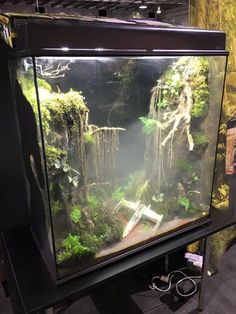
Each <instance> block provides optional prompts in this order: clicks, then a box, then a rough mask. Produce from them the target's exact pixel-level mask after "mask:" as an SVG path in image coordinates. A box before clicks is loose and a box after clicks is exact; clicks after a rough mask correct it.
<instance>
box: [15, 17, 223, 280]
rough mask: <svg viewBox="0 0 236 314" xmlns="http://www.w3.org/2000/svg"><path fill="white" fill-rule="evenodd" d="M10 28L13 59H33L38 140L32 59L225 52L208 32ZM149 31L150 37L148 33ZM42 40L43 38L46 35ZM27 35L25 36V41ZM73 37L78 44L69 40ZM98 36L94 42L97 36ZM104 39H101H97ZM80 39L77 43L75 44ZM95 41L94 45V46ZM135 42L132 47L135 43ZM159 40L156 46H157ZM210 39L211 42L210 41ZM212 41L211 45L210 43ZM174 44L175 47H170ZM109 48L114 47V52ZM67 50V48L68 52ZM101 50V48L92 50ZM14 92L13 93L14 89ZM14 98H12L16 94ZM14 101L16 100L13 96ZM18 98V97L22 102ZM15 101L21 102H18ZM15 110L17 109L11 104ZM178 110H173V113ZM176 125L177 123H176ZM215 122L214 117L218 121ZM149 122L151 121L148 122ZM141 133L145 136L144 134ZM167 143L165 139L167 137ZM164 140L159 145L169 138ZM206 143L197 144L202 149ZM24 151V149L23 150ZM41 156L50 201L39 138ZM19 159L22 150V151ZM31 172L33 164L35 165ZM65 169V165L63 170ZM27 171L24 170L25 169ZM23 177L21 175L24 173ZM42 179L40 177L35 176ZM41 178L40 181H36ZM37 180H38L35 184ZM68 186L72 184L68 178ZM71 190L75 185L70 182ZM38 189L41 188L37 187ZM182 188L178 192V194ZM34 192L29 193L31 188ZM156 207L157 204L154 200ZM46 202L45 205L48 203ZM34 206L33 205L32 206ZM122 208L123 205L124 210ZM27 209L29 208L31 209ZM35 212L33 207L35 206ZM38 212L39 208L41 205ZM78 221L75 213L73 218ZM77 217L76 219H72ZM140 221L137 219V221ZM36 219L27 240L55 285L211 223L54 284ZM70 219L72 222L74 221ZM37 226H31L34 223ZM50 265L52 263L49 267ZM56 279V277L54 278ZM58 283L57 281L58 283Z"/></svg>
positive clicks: (29, 24)
mask: <svg viewBox="0 0 236 314" xmlns="http://www.w3.org/2000/svg"><path fill="white" fill-rule="evenodd" d="M13 23H14V26H15V28H16V30H18V39H17V40H16V42H15V48H16V53H17V57H32V58H33V59H32V60H33V70H34V74H33V76H34V84H35V87H36V95H37V104H38V111H39V122H40V128H41V130H40V131H41V132H40V133H41V136H42V137H44V135H43V134H44V130H43V121H42V114H41V112H40V110H41V108H40V93H39V85H38V80H37V76H38V73H37V71H36V61H35V59H36V58H38V57H39V58H40V57H43V58H47V57H46V56H48V57H55V58H56V57H61V56H65V57H79V56H80V57H83V56H94V57H98V58H102V57H104V58H106V57H111V58H114V59H116V58H118V59H119V58H120V57H126V58H128V57H130V58H137V57H141V56H143V57H162V56H163V57H166V56H169V57H173V58H174V57H176V58H179V57H184V56H186V57H191V56H192V57H195V56H196V57H203V56H206V57H207V56H226V55H227V53H226V52H225V50H224V49H225V36H224V34H223V33H222V32H214V31H200V30H191V29H188V30H186V29H172V28H162V27H160V26H156V25H155V26H151V27H150V26H146V25H139V24H138V23H137V24H135V25H134V24H131V25H129V23H127V24H126V23H125V22H124V24H122V22H121V24H119V25H115V24H112V23H111V24H109V23H106V22H104V23H102V22H97V21H90V22H87V21H86V22H84V21H75V20H70V19H68V20H66V19H65V20H63V21H61V20H56V21H55V20H53V21H52V20H50V19H49V20H48V19H45V20H42V19H40V18H13ZM154 31H155V32H154ZM39 32H41V35H40V40H37V41H36V40H35V39H36V38H37V39H38V38H39V37H38V34H39ZM46 33H47V36H43V34H46ZM26 34H27V35H26ZM58 34H62V36H58ZM75 34H76V36H78V35H79V36H78V38H77V37H76V38H75V37H73V36H74V35H75ZM99 34H100V36H99ZM103 35H105V37H104V36H103ZM113 36H117V38H116V41H113V38H114V37H113ZM191 36H194V37H195V40H194V39H192V40H191V41H189V38H190V37H191ZM81 38H82V39H81ZM98 38H99V40H98ZM137 38H139V40H138V42H137V41H136V39H137ZM142 39H143V41H144V43H145V44H144V46H143V44H142ZM161 39H162V40H161ZM211 39H212V40H211ZM213 39H214V40H213ZM173 40H175V42H173ZM114 42H115V46H114ZM70 47H71V48H70ZM98 47H102V48H98ZM16 90H17V88H16ZM156 90H157V94H156V95H155V92H153V93H152V97H154V98H155V97H158V88H157V87H156ZM16 94H17V93H16ZM20 94H21V93H20V91H19V94H18V95H17V96H16V98H17V101H18V102H19V103H20V97H22V95H20ZM19 95H20V96H19ZM23 97H24V96H23ZM21 101H24V100H23V98H21ZM16 105H17V104H16ZM177 109H179V108H177ZM18 115H19V125H20V132H21V133H22V124H23V120H24V119H25V118H26V117H25V116H22V117H20V115H21V114H20V113H18ZM149 118H150V120H153V116H151V117H149ZM172 118H173V117H172V116H171V115H169V119H170V120H171V119H172ZM180 119H181V118H180ZM218 119H219V116H218ZM141 122H142V123H143V127H144V128H145V127H146V128H152V127H153V125H151V124H148V121H146V120H145V118H144V117H143V119H141ZM151 122H152V121H151ZM185 131H186V134H187V137H188V145H190V146H191V145H193V143H192V142H191V141H192V139H191V136H190V135H191V134H190V133H189V129H186V130H185ZM147 132H149V131H148V130H147ZM167 137H168V136H167ZM167 137H166V139H165V138H164V141H165V140H166V141H167V140H168V139H169V138H167ZM205 144H206V143H203V144H202V145H203V146H204V145H205ZM23 146H24V145H23ZM42 147H43V150H42V153H43V156H42V157H43V159H44V163H45V164H44V167H45V169H44V170H45V173H46V183H47V184H46V187H47V195H48V199H50V191H49V181H48V173H47V164H48V160H47V154H46V149H45V139H44V138H42ZM35 149H37V148H35ZM23 154H24V147H23ZM36 166H37V160H36ZM64 166H66V165H64ZM25 167H26V168H27V166H26V165H25ZM26 172H27V169H26ZM41 175H42V174H41ZM42 176H43V175H42ZM38 179H40V175H39V178H38ZM70 180H73V178H72V177H71V179H70ZM39 181H40V180H39ZM75 184H76V182H75ZM42 186H43V183H42ZM181 188H182V187H181V186H180V189H181ZM33 189H34V188H33ZM32 197H33V198H35V200H37V193H36V195H34V194H32ZM156 201H158V200H156ZM49 202H50V201H49ZM123 202H125V200H124V201H123ZM34 204H35V205H36V203H34ZM126 205H127V204H126ZM31 206H32V204H31ZM36 206H38V204H37V205H36ZM41 206H42V205H41ZM129 206H131V207H132V206H133V204H129ZM182 206H183V207H185V208H187V207H188V206H189V204H188V199H187V198H186V197H182ZM51 215H52V212H51V210H50V224H51V227H52V229H53V218H52V216H51ZM77 216H78V217H79V216H80V213H79V212H78V215H77ZM78 217H77V218H78ZM140 217H141V216H140ZM159 217H160V215H159ZM38 218H40V215H39V217H35V218H34V219H33V222H32V226H33V234H34V236H35V239H36V242H37V243H38V245H39V248H40V250H41V251H42V255H43V257H44V258H45V261H46V263H47V264H48V266H49V269H50V270H51V271H52V273H53V274H54V277H56V280H57V282H58V283H60V282H63V281H65V280H68V279H69V278H72V277H74V276H78V275H82V274H84V273H86V272H89V271H91V270H93V269H96V268H98V267H101V266H104V265H106V264H107V263H110V262H114V261H115V260H117V259H120V258H124V257H125V256H127V255H130V254H134V253H137V252H138V251H140V250H144V249H146V248H147V247H150V246H154V245H156V244H157V243H159V242H160V241H163V240H166V239H170V238H171V237H174V236H177V235H178V234H182V233H183V232H187V231H189V230H191V229H193V228H198V227H201V226H203V225H205V224H207V223H209V222H210V221H211V219H210V212H209V215H208V214H207V215H206V216H204V217H202V218H198V219H197V220H196V221H193V222H188V223H186V224H185V225H183V226H180V227H176V228H174V230H173V229H172V231H171V232H168V231H167V232H163V233H162V234H161V235H159V236H155V238H152V240H151V241H150V240H149V241H143V242H141V245H140V244H136V245H133V246H131V247H129V248H128V249H126V250H121V251H120V252H119V254H112V255H111V257H109V258H108V259H105V260H100V261H99V262H98V263H97V264H95V265H91V266H89V267H87V268H85V269H82V270H79V271H78V272H76V273H75V274H67V275H66V276H65V278H62V279H61V278H60V279H59V278H58V273H57V264H56V259H55V252H56V248H55V241H56V239H54V231H53V232H52V237H53V238H52V246H53V251H54V254H53V255H54V258H53V257H52V256H51V254H50V247H49V245H48V244H46V245H45V243H47V242H48V241H47V239H46V229H45V228H44V227H43V226H39V224H38V221H40V219H38ZM74 219H76V217H74ZM36 220H37V221H36ZM158 223H159V221H158V219H157V221H156V225H158ZM53 260H54V261H53ZM56 274H57V275H56ZM58 279H59V280H58Z"/></svg>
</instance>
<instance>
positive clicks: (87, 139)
mask: <svg viewBox="0 0 236 314" xmlns="http://www.w3.org/2000/svg"><path fill="white" fill-rule="evenodd" d="M84 141H85V143H91V144H94V143H95V139H94V136H93V135H92V134H91V133H90V132H84Z"/></svg>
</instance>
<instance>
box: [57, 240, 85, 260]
mask: <svg viewBox="0 0 236 314" xmlns="http://www.w3.org/2000/svg"><path fill="white" fill-rule="evenodd" d="M62 248H64V251H63V252H61V253H59V254H58V255H57V261H58V263H62V262H65V261H67V260H69V259H71V258H72V257H74V256H81V255H83V254H86V253H89V248H88V247H86V246H84V245H82V244H81V243H80V237H79V236H77V235H72V234H69V235H68V236H67V237H66V238H65V240H64V241H63V243H62Z"/></svg>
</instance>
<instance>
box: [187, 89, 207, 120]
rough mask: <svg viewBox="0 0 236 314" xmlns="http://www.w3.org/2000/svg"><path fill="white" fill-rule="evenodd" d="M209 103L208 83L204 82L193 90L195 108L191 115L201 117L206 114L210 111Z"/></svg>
mask: <svg viewBox="0 0 236 314" xmlns="http://www.w3.org/2000/svg"><path fill="white" fill-rule="evenodd" d="M208 103H209V88H208V85H207V84H205V83H203V84H201V85H200V86H199V87H198V88H196V89H195V90H194V91H193V108H192V110H191V116H192V117H194V118H200V117H204V116H206V114H207V112H208Z"/></svg>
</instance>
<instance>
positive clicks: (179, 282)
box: [149, 270, 201, 297]
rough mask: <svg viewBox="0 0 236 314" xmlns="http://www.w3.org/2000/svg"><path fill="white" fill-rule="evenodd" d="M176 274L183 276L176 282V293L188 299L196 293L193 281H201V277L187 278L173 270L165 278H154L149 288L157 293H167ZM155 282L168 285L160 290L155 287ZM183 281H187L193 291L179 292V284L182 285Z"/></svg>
mask: <svg viewBox="0 0 236 314" xmlns="http://www.w3.org/2000/svg"><path fill="white" fill-rule="evenodd" d="M176 274H181V275H182V276H183V278H182V279H180V280H178V281H177V283H176V286H175V289H176V292H177V293H178V294H179V295H180V296H181V297H189V296H191V295H193V294H194V293H195V292H196V291H197V283H196V281H195V279H201V276H188V275H186V274H185V273H184V272H183V271H182V270H174V271H171V272H170V273H169V274H168V275H167V276H163V275H160V276H155V277H153V278H152V283H151V284H150V285H149V288H150V289H151V290H157V291H159V292H162V293H163V292H168V291H169V290H170V289H171V286H172V280H173V278H174V276H175V275H176ZM157 281H162V282H166V283H167V284H168V285H167V287H166V288H164V289H161V288H158V287H157ZM185 281H189V282H190V283H191V284H192V286H193V290H192V291H191V292H189V293H182V292H180V287H179V286H180V284H182V283H183V282H185Z"/></svg>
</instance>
